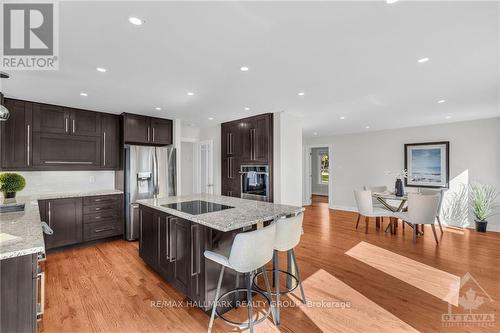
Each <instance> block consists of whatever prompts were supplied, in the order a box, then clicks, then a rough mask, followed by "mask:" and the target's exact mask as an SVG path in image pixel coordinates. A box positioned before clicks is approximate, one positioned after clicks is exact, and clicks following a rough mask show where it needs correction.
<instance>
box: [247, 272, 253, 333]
mask: <svg viewBox="0 0 500 333" xmlns="http://www.w3.org/2000/svg"><path fill="white" fill-rule="evenodd" d="M252 275H253V272H250V273H248V274H247V309H248V327H249V329H250V333H253V304H252V281H253V276H252Z"/></svg>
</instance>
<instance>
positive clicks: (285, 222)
mask: <svg viewBox="0 0 500 333" xmlns="http://www.w3.org/2000/svg"><path fill="white" fill-rule="evenodd" d="M303 220H304V214H303V213H299V214H297V215H296V216H291V217H283V218H281V219H279V220H277V221H276V238H275V242H274V254H273V270H272V272H273V286H274V287H275V289H276V291H275V292H273V293H272V295H274V296H276V309H275V314H276V316H275V322H276V325H279V324H280V296H281V295H284V294H288V293H290V292H292V291H293V290H295V289H296V288H297V287H299V288H300V293H301V296H302V302H303V303H304V304H305V303H306V296H305V294H304V288H303V287H302V279H301V278H300V272H299V266H298V265H297V259H296V258H295V252H294V250H293V249H294V248H295V246H297V245H298V244H299V242H300V237H301V236H302V222H303ZM278 251H283V252H285V251H286V252H287V253H288V255H289V257H291V259H292V262H293V266H294V268H295V271H294V273H295V275H294V274H293V273H291V272H289V271H288V272H287V271H283V270H280V269H279V261H278ZM267 271H268V272H271V270H267ZM280 272H281V273H283V274H286V275H287V278H292V279H293V280H295V283H294V285H295V286H294V287H292V288H289V289H286V290H284V291H281V292H280V286H279V281H280ZM261 274H262V275H264V281H266V280H267V274H266V273H265V271H264V270H263V271H262V272H260V273H258V274H257V275H256V276H255V278H254V281H253V282H254V289H256V290H260V291H263V290H262V289H261V288H259V287H258V286H257V278H258V276H259V275H261ZM287 285H288V284H287ZM266 288H267V285H266Z"/></svg>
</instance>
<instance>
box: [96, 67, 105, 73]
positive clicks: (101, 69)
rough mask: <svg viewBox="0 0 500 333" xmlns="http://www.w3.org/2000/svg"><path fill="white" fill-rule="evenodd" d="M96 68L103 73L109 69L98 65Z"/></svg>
mask: <svg viewBox="0 0 500 333" xmlns="http://www.w3.org/2000/svg"><path fill="white" fill-rule="evenodd" d="M96 70H97V71H98V72H101V73H106V72H107V71H108V70H107V69H106V68H102V67H97V68H96Z"/></svg>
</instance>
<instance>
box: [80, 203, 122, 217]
mask: <svg viewBox="0 0 500 333" xmlns="http://www.w3.org/2000/svg"><path fill="white" fill-rule="evenodd" d="M121 207H122V205H121V204H120V203H118V202H108V203H105V204H104V203H103V204H98V205H92V206H88V205H84V206H83V214H85V215H86V214H94V213H102V214H104V212H106V213H107V212H109V211H117V212H119V211H121Z"/></svg>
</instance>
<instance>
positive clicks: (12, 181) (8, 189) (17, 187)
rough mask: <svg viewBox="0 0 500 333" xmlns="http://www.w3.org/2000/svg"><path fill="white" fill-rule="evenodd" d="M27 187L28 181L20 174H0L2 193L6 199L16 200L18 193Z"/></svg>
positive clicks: (0, 190) (0, 189)
mask: <svg viewBox="0 0 500 333" xmlns="http://www.w3.org/2000/svg"><path fill="white" fill-rule="evenodd" d="M25 186H26V180H25V179H24V177H23V176H21V175H20V174H17V173H14V172H4V173H0V192H3V195H4V198H5V199H10V198H15V197H16V192H19V191H21V190H22V189H23V188H24V187H25Z"/></svg>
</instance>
